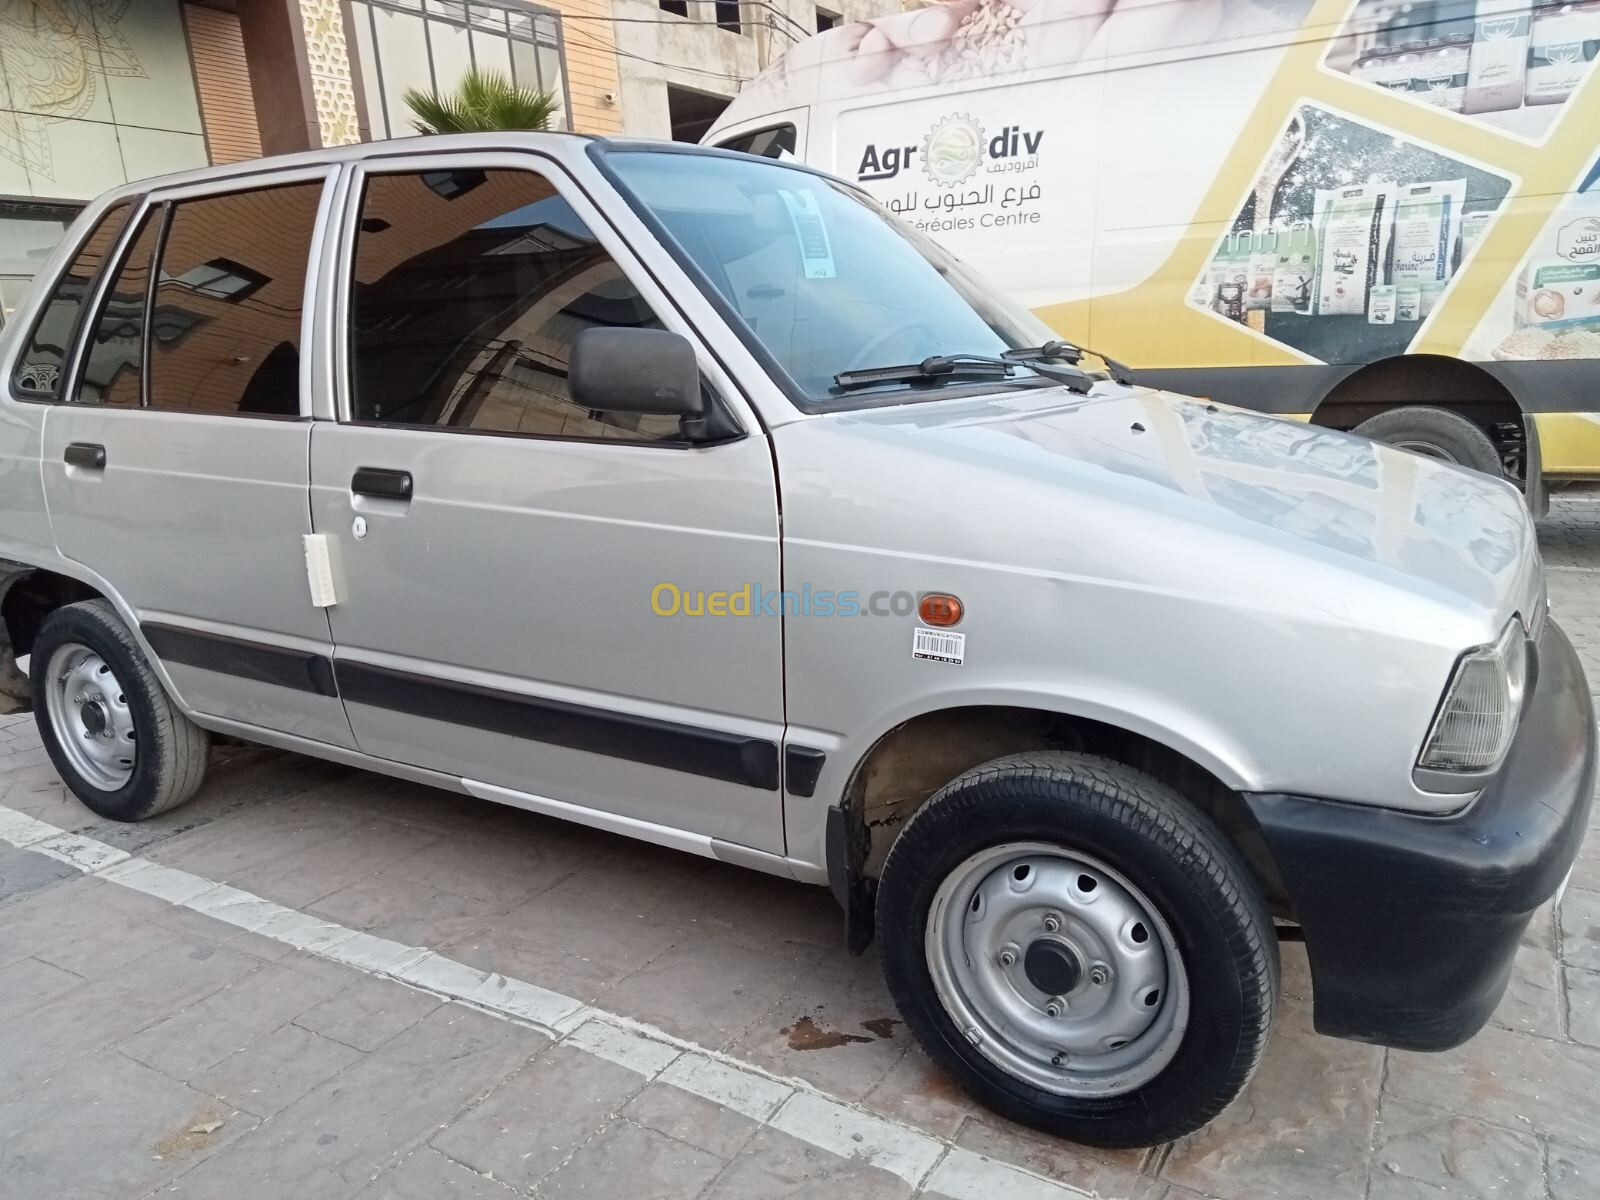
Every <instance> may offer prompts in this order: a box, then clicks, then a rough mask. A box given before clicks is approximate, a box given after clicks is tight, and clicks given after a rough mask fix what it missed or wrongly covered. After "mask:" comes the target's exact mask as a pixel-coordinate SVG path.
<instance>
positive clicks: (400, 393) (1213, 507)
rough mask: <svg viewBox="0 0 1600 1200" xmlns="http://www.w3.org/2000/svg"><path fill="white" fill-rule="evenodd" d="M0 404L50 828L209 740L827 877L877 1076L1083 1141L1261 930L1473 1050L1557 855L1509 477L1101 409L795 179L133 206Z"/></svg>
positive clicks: (170, 191) (712, 159) (1415, 1038)
mask: <svg viewBox="0 0 1600 1200" xmlns="http://www.w3.org/2000/svg"><path fill="white" fill-rule="evenodd" d="M1089 367H1096V369H1095V370H1090V369H1089ZM1100 367H1103V368H1104V369H1099V368H1100ZM0 378H3V379H4V381H5V384H4V391H5V395H4V398H3V403H0V510H3V511H4V513H5V519H4V522H3V524H0V556H3V558H4V559H5V560H6V561H5V562H4V564H0V565H3V570H0V579H3V582H0V593H3V602H0V616H3V626H4V639H5V641H6V642H7V643H8V645H6V646H4V647H0V649H3V650H4V653H3V654H0V663H3V664H4V667H3V671H4V675H3V678H0V686H3V688H4V690H5V692H6V693H7V694H9V695H10V696H11V697H12V698H13V699H14V700H15V701H16V702H18V703H31V704H32V705H33V707H34V709H35V711H36V713H37V716H38V721H39V726H40V730H41V732H42V735H43V738H44V742H45V745H46V746H47V748H48V750H49V753H50V755H51V757H52V759H53V761H54V762H55V764H56V766H57V768H58V769H59V771H60V772H61V775H62V778H63V779H64V780H65V781H66V783H67V784H68V786H69V787H71V789H72V790H73V791H74V792H75V793H76V794H77V795H78V796H79V797H80V798H81V799H82V800H83V802H84V803H85V804H86V805H88V807H89V808H91V809H92V810H94V812H96V813H98V814H100V815H102V816H104V817H109V818H113V819H117V820H130V821H131V820H139V819H142V818H145V817H149V816H152V815H154V814H156V813H160V812H163V811H165V810H167V809H169V808H171V807H172V806H174V805H176V804H179V803H181V802H182V801H184V800H186V799H188V798H189V797H190V796H191V795H193V794H194V792H195V791H196V789H197V788H198V787H199V786H200V784H201V779H202V776H203V775H204V773H205V767H206V752H207V741H208V737H209V736H210V735H211V734H225V735H231V736H234V737H240V738H246V739H249V740H251V741H255V742H261V743H266V744H268V745H273V746H280V747H285V748H288V749H292V750H298V751H301V752H304V753H307V754H313V755H318V756H321V757H324V758H329V759H333V760H336V761H339V762H343V763H350V764H355V765H357V766H361V767H366V768H369V769H372V770H375V771H382V772H387V773H390V774H393V775H397V776H401V777H403V778H406V779H412V780H420V781H422V782H425V783H429V784H433V785H436V786H438V787H441V788H445V789H449V790H452V791H457V792H465V793H468V794H470V795H473V796H477V797H480V798H482V799H485V800H494V801H499V802H501V803H505V804H511V805H516V806H518V807H522V808H526V809H531V810H533V811H536V812H540V813H547V814H553V815H556V816H560V817H564V818H568V819H571V820H574V821H579V822H582V823H585V824H588V825H591V826H595V827H597V828H600V829H605V830H612V831H615V832H617V833H623V834H628V835H630V836H634V837H639V838H644V839H647V840H649V841H653V842H657V843H659V844H661V845H664V846H670V847H673V848H676V849H678V850H682V851H686V852H689V853H694V854H702V855H710V856H713V857H715V858H718V859H722V860H724V861H727V862H732V863H738V864H741V865H744V866H748V867H753V868H756V869H758V870H763V871H768V872H771V873H772V874H775V875H778V876H782V877H786V878H791V879H798V880H803V881H807V882H811V883H816V884H827V885H830V886H831V887H832V889H833V891H834V894H835V895H836V896H837V897H838V899H839V901H840V903H841V905H842V906H843V908H844V913H845V935H846V940H847V942H848V945H849V948H850V949H851V950H852V951H855V952H859V951H861V950H862V949H863V948H864V947H865V946H866V945H867V943H868V942H869V940H871V939H872V938H873V937H874V935H875V936H876V937H877V940H878V943H879V953H880V954H881V956H882V959H883V964H884V969H885V971H886V973H887V977H888V982H889V986H890V988H891V989H892V991H893V994H894V996H895V998H896V1000H897V1002H898V1004H899V1006H900V1009H901V1011H902V1013H903V1015H904V1017H905V1019H906V1021H907V1023H908V1024H909V1025H910V1027H911V1028H912V1029H913V1030H914V1032H915V1034H916V1035H917V1037H918V1038H919V1039H920V1040H921V1042H922V1044H923V1046H924V1047H926V1049H927V1050H928V1052H929V1053H930V1054H931V1055H932V1056H933V1058H934V1059H936V1060H937V1061H938V1063H940V1064H941V1065H942V1066H943V1067H944V1068H945V1069H946V1070H947V1071H949V1072H950V1073H951V1074H952V1075H953V1076H954V1077H955V1078H957V1079H958V1080H960V1082H961V1083H962V1084H963V1085H964V1086H965V1087H966V1088H967V1089H968V1090H969V1091H970V1092H971V1093H972V1094H973V1095H975V1096H976V1097H978V1098H979V1099H980V1100H982V1101H983V1102H984V1103H986V1104H988V1105H990V1106H992V1107H993V1108H995V1109H997V1110H999V1111H1000V1112H1002V1113H1004V1114H1006V1115H1007V1116H1009V1117H1013V1118H1015V1119H1017V1120H1019V1121H1023V1122H1026V1123H1029V1124H1031V1125H1034V1126H1037V1127H1039V1128H1042V1129H1047V1130H1052V1131H1055V1132H1057V1133H1059V1134H1062V1135H1064V1136H1066V1137H1069V1138H1073V1139H1076V1140H1079V1141H1083V1142H1089V1143H1095V1144H1098V1145H1104V1146H1130V1145H1143V1144H1148V1143H1152V1142H1157V1141H1162V1140H1166V1139H1170V1138H1172V1137H1175V1136H1177V1135H1179V1134H1182V1133H1184V1132H1186V1131H1188V1130H1192V1129H1194V1128H1196V1127H1198V1126H1200V1125H1201V1124H1203V1123H1204V1122H1206V1121H1207V1120H1209V1119H1210V1118H1211V1117H1213V1116H1214V1115H1216V1114H1217V1113H1218V1112H1219V1111H1221V1109H1222V1108H1223V1107H1224V1106H1225V1105H1226V1104H1227V1103H1228V1102H1229V1101H1230V1100H1231V1099H1232V1098H1233V1097H1234V1096H1235V1095H1236V1094H1237V1093H1238V1092H1239V1090H1240V1088H1241V1087H1242V1086H1243V1085H1244V1084H1245V1082H1246V1080H1247V1079H1248V1078H1249V1076H1250V1073H1251V1071H1252V1069H1253V1068H1254V1066H1255V1064H1256V1062H1257V1060H1258V1059H1259V1057H1260V1055H1261V1052H1262V1049H1263V1047H1264V1045H1265V1044H1266V1041H1267V1037H1268V1034H1269V1031H1270V1028H1271V1025H1272V1018H1273V1011H1274V1006H1275V1002H1276V994H1277V990H1278V941H1279V939H1280V938H1303V939H1304V941H1305V943H1306V946H1307V950H1308V953H1309V956H1310V963H1311V970H1312V975H1313V980H1314V986H1315V1018H1316V1023H1317V1027H1318V1028H1319V1029H1320V1030H1322V1031H1323V1032H1324V1033H1327V1034H1331V1035H1334V1036H1338V1037H1347V1038H1358V1039H1362V1040H1366V1041H1372V1042H1380V1043H1383V1044H1386V1045H1391V1046H1404V1047H1410V1048H1419V1049H1439V1048H1444V1047H1448V1046H1453V1045H1455V1044H1457V1043H1459V1042H1460V1041H1462V1040H1463V1039H1465V1038H1467V1037H1469V1036H1470V1035H1471V1034H1472V1033H1474V1032H1475V1031H1476V1030H1477V1029H1478V1028H1479V1027H1480V1026H1481V1025H1482V1024H1483V1022H1484V1021H1485V1020H1486V1019H1487V1017H1488V1015H1489V1013H1490V1011H1491V1010H1492V1009H1493V1008H1494V1006H1495V1003H1496V1001H1497V1000H1498V998H1499V997H1500V994H1501V992H1502V990H1503V989H1504V987H1505V983H1506V979H1507V975H1508V972H1509V970H1510V965H1511V960H1512V955H1513V953H1514V951H1515V948H1516V945H1517V941H1518V937H1519V935H1520V934H1521V933H1522V931H1523V929H1524V928H1525V926H1526V925H1527V923H1528V921H1529V918H1530V916H1531V914H1532V913H1533V911H1534V909H1535V908H1537V907H1538V906H1539V905H1540V904H1542V903H1544V902H1545V901H1547V900H1548V899H1549V898H1550V897H1551V895H1552V894H1554V893H1555V892H1556V891H1557V889H1558V887H1559V886H1560V885H1561V883H1562V880H1563V878H1564V876H1565V875H1566V874H1567V872H1568V870H1569V868H1570V866H1571V864H1572V862H1573V859H1574V857H1575V855H1576V854H1577V850H1578V845H1579V840H1580V838H1581V836H1582V833H1583V830H1584V828H1585V825H1586V823H1587V815H1588V810H1589V805H1590V798H1591V793H1592V790H1593V777H1594V770H1595V726H1594V719H1593V714H1592V712H1591V709H1590V700H1589V691H1588V687H1587V685H1586V683H1585V681H1584V679H1583V676H1582V671H1581V669H1580V667H1579V664H1578V662H1577V659H1576V658H1575V656H1574V654H1573V651H1572V648H1571V646H1570V645H1569V643H1568V641H1567V639H1566V638H1565V636H1563V634H1562V632H1561V631H1560V629H1558V628H1557V627H1556V625H1555V624H1554V623H1553V622H1552V621H1550V620H1549V619H1548V617H1547V614H1546V603H1545V595H1544V585H1543V577H1542V571H1541V567H1540V563H1539V558H1538V552H1537V549H1536V545H1535V540H1534V534H1533V529H1532V527H1531V525H1530V522H1529V518H1528V515H1527V513H1526V512H1525V510H1524V508H1523V505H1522V504H1521V501H1520V499H1519V497H1518V496H1517V494H1516V493H1515V492H1514V491H1513V490H1512V489H1511V488H1510V487H1509V486H1508V485H1506V484H1504V483H1502V482H1499V481H1496V480H1492V479H1489V478H1487V477H1485V476H1480V475H1474V474H1469V473H1467V472H1465V471H1463V470H1459V469H1457V468H1454V467H1451V466H1448V465H1445V464H1443V463H1439V462H1435V461H1430V460H1427V459H1424V458H1420V457H1416V456H1413V455H1409V454H1405V453H1401V452H1397V451H1391V450H1388V449H1385V448H1384V447H1381V446H1378V445H1374V444H1372V443H1369V442H1367V441H1364V440H1361V439H1358V438H1354V437H1350V436H1346V435H1343V434H1339V433H1335V432H1332V431H1329V430H1325V429H1320V428H1316V427H1314V426H1307V425H1301V424H1296V423H1293V422H1286V421H1281V420H1276V419H1271V418H1266V417H1261V416H1256V415H1252V414H1249V413H1245V412H1239V411H1234V410H1230V409H1225V408H1221V407H1219V406H1216V405H1212V404H1207V403H1204V402H1202V401H1194V400H1188V399H1181V398H1178V397H1174V396H1169V395H1164V394H1160V393H1157V392H1152V391H1149V390H1144V389H1141V388H1139V387H1137V386H1135V385H1134V384H1133V382H1132V380H1131V379H1130V377H1129V375H1128V373H1127V371H1126V370H1125V369H1124V368H1123V367H1121V366H1120V365H1119V364H1117V363H1115V362H1112V361H1110V360H1106V359H1101V358H1099V357H1098V356H1094V355H1092V354H1089V353H1088V352H1086V351H1085V350H1083V349H1082V348H1080V347H1077V346H1074V345H1070V344H1067V343H1064V342H1061V341H1057V340H1053V339H1052V335H1051V334H1050V332H1049V331H1048V330H1046V329H1045V328H1044V327H1043V326H1041V325H1040V324H1039V323H1037V322H1036V321H1035V319H1034V318H1033V317H1031V316H1030V315H1029V314H1027V313H1025V312H1021V311H1017V310H1015V309H1013V308H1012V307H1011V306H1010V305H1009V304H1008V303H1007V302H1006V301H1004V300H1003V299H1002V298H1000V297H999V296H997V295H996V294H995V293H994V292H993V291H991V290H990V289H989V288H988V287H987V286H986V285H985V284H984V283H983V282H982V281H981V280H980V279H978V278H976V277H974V276H973V275H972V274H971V273H970V272H969V271H968V270H966V269H965V268H963V267H962V265H961V264H960V263H959V262H957V261H955V260H953V259H951V258H950V257H949V256H948V255H946V254H945V253H943V252H942V251H940V250H939V249H938V248H936V247H935V246H934V245H933V244H931V243H930V242H928V241H927V240H925V239H924V238H922V237H921V236H919V235H918V234H916V233H915V232H913V231H911V230H909V229H908V228H907V227H905V226H903V225H901V224H899V223H897V222H896V221H895V220H894V219H893V218H892V217H890V216H889V215H888V214H886V213H885V212H883V211H882V210H881V209H879V208H878V207H876V206H875V205H874V204H873V203H871V202H870V201H869V200H867V199H866V198H865V197H863V196H862V195H860V194H859V193H857V192H856V191H854V190H853V189H852V188H851V187H850V186H849V185H847V184H844V183H841V182H840V181H838V180H835V179H832V178H830V177H828V176H826V175H822V174H819V173H817V172H815V171H811V170H807V169H804V168H801V167H797V166H794V165H791V164H782V163H775V162H772V161H768V160H762V159H754V158H749V157H746V156H743V155H738V154H731V153H726V152H720V151H707V150H701V149H697V148H692V147H684V146H676V145H660V144H648V143H632V142H607V141H600V140H591V139H584V138H578V137H572V136H561V135H537V134H529V135H511V134H507V135H494V136H489V135H479V136H473V137H466V138H438V139H430V140H426V141H423V140H411V141H407V142H405V143H402V144H376V145H366V146H359V147H349V148H345V149H340V150H329V151H326V152H321V153H315V154H310V155H300V156H296V157H292V158H282V159H269V160H265V161H258V162H252V163H248V164H240V165H237V166H231V167H224V168H216V169H212V170H207V171H200V172H195V173H191V174H186V175H179V176H172V177H169V178H164V179H159V180H155V181H150V182H147V183H141V184H135V185H130V186H128V187H125V188H121V189H118V190H117V191H116V192H113V193H111V194H109V195H107V196H105V197H103V198H102V199H100V200H98V201H96V202H95V203H94V204H92V205H91V206H90V207H89V209H88V211H87V212H85V213H84V215H83V217H82V219H81V220H80V221H79V222H78V224H77V225H76V226H75V227H74V229H73V231H72V233H71V235H70V236H69V237H68V238H67V240H66V242H65V243H64V244H63V246H62V247H61V249H60V250H59V251H57V253H56V255H55V257H54V259H53V260H52V261H51V262H50V264H49V265H48V266H47V268H46V269H45V270H44V272H43V273H42V275H41V277H40V280H39V281H38V283H37V285H36V287H35V290H34V293H33V294H32V296H31V299H30V300H29V301H28V303H27V304H26V305H25V306H24V308H23V310H22V311H20V312H19V313H18V314H17V318H16V320H15V321H14V322H13V324H12V326H11V328H10V329H9V330H8V331H7V332H6V334H5V336H4V340H3V341H0ZM23 663H26V671H25V673H24V670H23V667H22V664H23ZM1307 1086H1310V1087H1315V1086H1316V1081H1314V1080H1308V1081H1307Z"/></svg>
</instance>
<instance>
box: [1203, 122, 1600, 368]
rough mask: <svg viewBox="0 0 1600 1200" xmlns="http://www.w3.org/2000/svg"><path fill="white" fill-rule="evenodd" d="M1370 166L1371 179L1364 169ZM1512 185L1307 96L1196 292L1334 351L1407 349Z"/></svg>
mask: <svg viewBox="0 0 1600 1200" xmlns="http://www.w3.org/2000/svg"><path fill="white" fill-rule="evenodd" d="M1358 172H1359V174H1361V175H1364V176H1365V178H1355V179H1352V178H1351V176H1352V175H1353V174H1357V173H1358ZM1509 186H1510V185H1509V181H1508V180H1507V179H1505V178H1504V177H1503V176H1500V175H1496V174H1493V173H1491V172H1488V171H1485V170H1482V169H1480V168H1478V167H1476V166H1473V165H1470V164H1468V163H1465V162H1461V161H1459V160H1457V159H1454V158H1451V157H1449V156H1447V155H1445V154H1443V153H1442V152H1440V151H1437V150H1433V149H1431V148H1429V147H1427V146H1422V145H1418V144H1415V143H1412V142H1408V141H1406V140H1404V139H1402V138H1399V137H1397V136H1396V135H1395V134H1394V132H1393V131H1391V130H1386V129H1380V128H1376V127H1374V126H1371V125H1368V124H1365V123H1363V122H1360V121H1357V120H1355V119H1353V118H1350V117H1346V116H1343V115H1342V114H1338V113H1333V112H1329V111H1328V110H1326V109H1322V108H1318V107H1316V106H1313V105H1310V104H1304V105H1302V106H1301V107H1300V108H1299V109H1298V110H1297V113H1296V115H1295V116H1294V118H1293V119H1292V121H1291V122H1290V124H1289V125H1288V126H1287V127H1286V128H1285V130H1284V132H1283V134H1282V135H1281V137H1280V144H1279V146H1278V147H1276V148H1275V149H1274V151H1273V152H1272V153H1271V154H1270V155H1269V156H1268V157H1267V159H1266V160H1265V162H1264V163H1263V165H1262V167H1261V176H1260V178H1259V180H1258V181H1257V184H1256V186H1255V187H1254V188H1253V189H1252V192H1251V194H1250V196H1249V197H1248V198H1247V199H1246V201H1245V203H1244V204H1243V205H1242V206H1241V208H1240V210H1239V212H1238V214H1237V216H1236V217H1235V219H1234V223H1233V228H1232V229H1231V230H1229V231H1227V232H1226V233H1225V234H1224V235H1222V237H1221V238H1220V239H1219V241H1218V242H1217V243H1216V245H1215V247H1214V248H1213V251H1212V256H1211V258H1210V260H1209V261H1208V262H1207V264H1206V267H1205V269H1204V272H1203V273H1202V274H1201V275H1200V276H1199V277H1198V278H1197V279H1196V282H1195V286H1194V288H1193V290H1192V292H1191V295H1190V303H1192V304H1194V305H1196V306H1197V307H1202V308H1205V309H1207V310H1209V311H1210V312H1212V313H1214V314H1215V315H1217V316H1219V317H1222V318H1225V319H1227V320H1229V321H1232V322H1236V323H1238V324H1240V325H1243V326H1245V327H1246V328H1248V329H1250V330H1251V331H1253V332H1254V333H1257V334H1260V335H1262V336H1264V337H1267V338H1269V339H1271V340H1273V341H1275V342H1279V343H1282V344H1283V345H1285V346H1287V347H1290V348H1291V349H1293V350H1294V351H1296V352H1298V354H1300V355H1303V356H1305V357H1307V358H1310V359H1313V360H1317V361H1321V362H1330V363H1347V362H1371V361H1373V360H1375V359H1377V358H1382V357H1385V356H1387V355H1391V354H1400V353H1403V352H1405V351H1406V350H1407V349H1408V348H1409V347H1410V346H1411V344H1412V342H1413V341H1414V340H1415V339H1416V338H1417V337H1418V335H1419V334H1420V333H1421V332H1422V330H1423V328H1424V326H1425V325H1426V323H1427V322H1428V320H1429V318H1430V317H1431V316H1432V315H1433V313H1434V312H1435V310H1436V309H1437V308H1438V306H1439V305H1440V304H1441V303H1442V302H1443V300H1444V299H1445V297H1446V296H1448V295H1449V292H1450V288H1451V285H1452V283H1453V281H1454V280H1455V278H1456V276H1457V274H1458V272H1459V271H1460V269H1461V264H1462V261H1463V259H1465V258H1466V257H1467V256H1468V255H1469V254H1470V253H1471V251H1472V249H1473V246H1474V244H1475V242H1476V240H1477V239H1478V238H1480V237H1481V236H1482V235H1483V232H1484V230H1485V229H1486V228H1487V227H1488V226H1489V224H1490V222H1491V221H1492V220H1493V218H1494V215H1495V212H1496V210H1497V209H1498V208H1499V207H1500V205H1501V203H1502V202H1503V201H1504V199H1505V197H1506V194H1507V192H1508V190H1509ZM1596 249H1597V250H1600V226H1597V237H1596ZM1269 265H1270V278H1269ZM1596 265H1597V267H1600V262H1597V264H1596ZM1597 274H1600V270H1597ZM1545 290H1546V291H1548V290H1549V289H1545ZM1596 298H1597V299H1600V288H1597V290H1596ZM1576 302H1577V298H1576V297H1570V296H1569V297H1567V298H1565V299H1564V300H1563V303H1576ZM1530 303H1531V302H1530ZM1540 303H1542V304H1543V305H1544V306H1545V307H1547V308H1548V307H1551V306H1552V305H1553V304H1554V303H1555V301H1554V300H1553V299H1551V298H1550V297H1549V296H1546V297H1545V298H1544V299H1543V300H1542V301H1540Z"/></svg>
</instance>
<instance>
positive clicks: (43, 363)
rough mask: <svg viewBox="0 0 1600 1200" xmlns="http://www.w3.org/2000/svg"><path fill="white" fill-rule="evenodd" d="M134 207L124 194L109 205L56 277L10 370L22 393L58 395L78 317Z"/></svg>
mask: <svg viewBox="0 0 1600 1200" xmlns="http://www.w3.org/2000/svg"><path fill="white" fill-rule="evenodd" d="M131 208H132V205H131V204H130V203H129V202H128V201H126V200H124V201H120V202H118V203H116V204H113V205H112V206H111V207H110V208H108V209H106V211H105V214H104V215H103V216H102V217H101V218H100V220H99V221H97V222H96V223H95V225H94V228H92V229H91V230H89V234H88V236H87V237H85V238H84V240H83V244H82V245H81V246H80V247H79V248H78V253H77V254H76V255H74V256H73V259H72V261H71V262H70V263H68V264H67V269H66V270H65V271H64V272H63V273H62V275H61V277H60V278H59V279H58V280H56V285H55V287H54V288H53V289H51V292H50V298H49V299H48V300H46V301H45V302H44V307H43V308H42V309H41V310H40V311H39V319H38V320H37V321H36V322H34V326H33V332H32V333H31V334H30V335H29V337H28V342H27V345H26V346H25V347H24V349H23V351H22V356H21V358H19V359H18V360H17V368H16V371H15V372H14V374H13V375H12V386H13V387H14V388H15V389H16V391H17V393H18V394H19V395H23V396H27V397H28V398H30V399H35V400H56V399H59V398H60V392H61V375H62V373H63V372H64V371H65V370H66V365H67V351H68V348H69V347H70V346H71V345H72V339H73V336H74V334H75V332H76V331H77V328H78V319H79V317H81V316H82V314H83V306H84V303H85V301H86V300H87V299H88V295H89V291H90V289H91V288H92V287H93V286H94V281H95V277H96V276H97V275H99V273H100V268H101V267H102V266H104V265H105V261H106V256H107V255H109V254H110V253H111V247H112V246H114V245H115V244H116V240H117V235H118V234H120V233H121V232H122V227H123V226H124V225H125V224H126V223H127V220H128V212H129V210H130V209H131Z"/></svg>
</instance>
